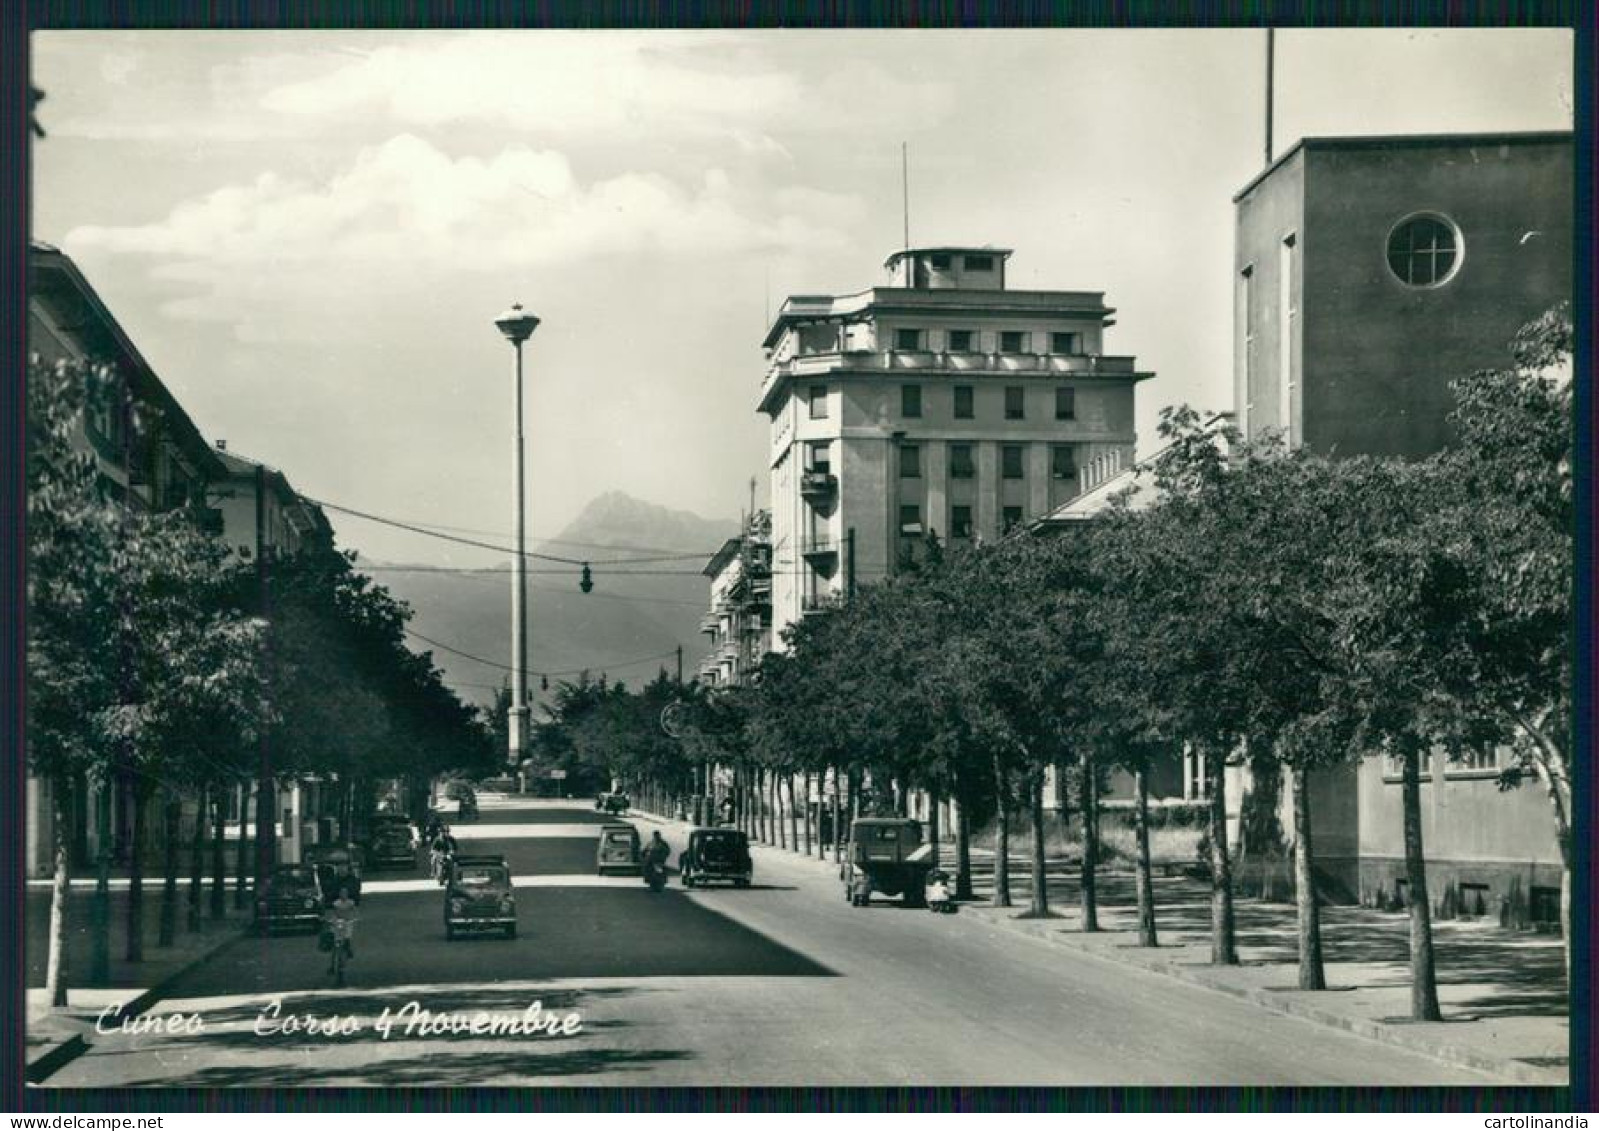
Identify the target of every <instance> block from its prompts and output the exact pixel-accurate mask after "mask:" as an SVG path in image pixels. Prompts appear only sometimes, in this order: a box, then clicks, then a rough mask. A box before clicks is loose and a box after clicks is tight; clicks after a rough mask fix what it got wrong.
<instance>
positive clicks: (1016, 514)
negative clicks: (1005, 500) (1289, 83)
mask: <svg viewBox="0 0 1599 1131" xmlns="http://www.w3.org/2000/svg"><path fill="white" fill-rule="evenodd" d="M1021 524H1022V508H1021V507H1005V508H1004V510H1003V511H1002V512H1001V514H1000V525H1001V527H1002V528H1004V529H1005V530H1015V529H1016V528H1017V527H1018V526H1020V525H1021Z"/></svg>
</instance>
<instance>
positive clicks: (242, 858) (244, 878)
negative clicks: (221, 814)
mask: <svg viewBox="0 0 1599 1131" xmlns="http://www.w3.org/2000/svg"><path fill="white" fill-rule="evenodd" d="M256 804H257V805H259V804H260V801H259V800H258V801H257V802H256ZM249 815H250V781H249V779H248V778H246V779H245V780H244V781H242V782H240V783H239V843H238V844H237V845H236V846H235V847H237V849H238V851H237V852H235V853H234V854H233V907H234V909H235V910H240V911H242V910H243V909H244V908H245V907H246V906H248V905H249V900H250V873H251V871H252V869H251V867H250V838H249V837H248V836H246V835H245V830H246V829H248V828H249V827H250V825H249V821H248V820H247V818H248V817H249Z"/></svg>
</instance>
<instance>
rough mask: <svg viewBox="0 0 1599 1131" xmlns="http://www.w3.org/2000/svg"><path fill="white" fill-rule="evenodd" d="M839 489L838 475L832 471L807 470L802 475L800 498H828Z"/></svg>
mask: <svg viewBox="0 0 1599 1131" xmlns="http://www.w3.org/2000/svg"><path fill="white" fill-rule="evenodd" d="M837 490H838V476H836V475H834V474H833V473H832V472H830V471H807V472H805V473H804V474H802V475H801V476H800V498H802V499H828V498H832V496H833V494H834V492H836V491H837Z"/></svg>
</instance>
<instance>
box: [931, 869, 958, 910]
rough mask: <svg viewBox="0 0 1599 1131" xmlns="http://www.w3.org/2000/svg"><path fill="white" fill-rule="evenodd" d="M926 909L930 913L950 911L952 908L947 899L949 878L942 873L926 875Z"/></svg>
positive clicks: (952, 905)
mask: <svg viewBox="0 0 1599 1131" xmlns="http://www.w3.org/2000/svg"><path fill="white" fill-rule="evenodd" d="M927 907H928V910H930V911H950V910H953V908H954V904H952V903H951V902H950V899H949V876H947V875H946V874H945V873H943V872H931V873H929V874H928V877H927Z"/></svg>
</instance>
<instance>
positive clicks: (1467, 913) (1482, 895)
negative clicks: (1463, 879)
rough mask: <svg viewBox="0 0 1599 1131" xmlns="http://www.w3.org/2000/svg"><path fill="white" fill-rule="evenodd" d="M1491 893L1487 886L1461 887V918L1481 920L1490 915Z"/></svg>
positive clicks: (1464, 885)
mask: <svg viewBox="0 0 1599 1131" xmlns="http://www.w3.org/2000/svg"><path fill="white" fill-rule="evenodd" d="M1488 902H1489V891H1488V885H1487V884H1467V883H1463V884H1461V885H1460V917H1461V918H1462V919H1480V918H1482V917H1483V916H1484V915H1486V914H1488Z"/></svg>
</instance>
